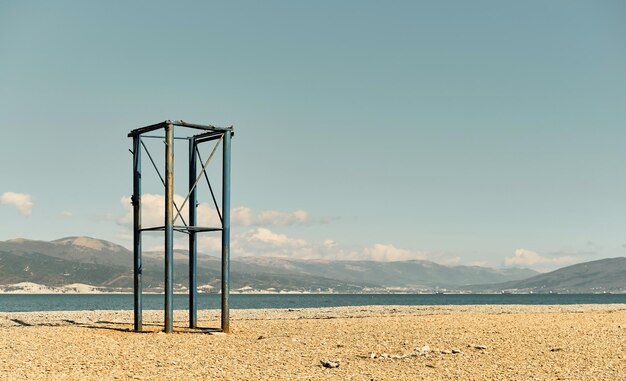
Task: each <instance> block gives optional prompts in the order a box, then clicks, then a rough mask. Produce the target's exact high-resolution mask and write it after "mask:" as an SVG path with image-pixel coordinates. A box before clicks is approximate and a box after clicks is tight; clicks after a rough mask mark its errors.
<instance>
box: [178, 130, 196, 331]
mask: <svg viewBox="0 0 626 381" xmlns="http://www.w3.org/2000/svg"><path fill="white" fill-rule="evenodd" d="M196 172H197V170H196V142H195V139H193V138H192V139H189V192H190V193H189V227H195V226H196V224H197V211H198V209H197V205H196V204H197V188H196V186H195V183H194V179H195V178H196V175H197V174H196ZM181 217H182V216H181ZM197 275H198V241H197V235H196V231H195V230H189V328H196V327H197V326H198V304H197V301H198V277H197Z"/></svg>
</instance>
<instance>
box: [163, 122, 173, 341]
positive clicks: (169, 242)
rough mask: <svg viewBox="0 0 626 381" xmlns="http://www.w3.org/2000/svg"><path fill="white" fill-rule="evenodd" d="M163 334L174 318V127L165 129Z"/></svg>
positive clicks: (170, 330) (169, 328)
mask: <svg viewBox="0 0 626 381" xmlns="http://www.w3.org/2000/svg"><path fill="white" fill-rule="evenodd" d="M165 137H166V139H165V333H170V332H172V330H173V326H174V325H173V320H174V319H173V318H174V308H173V300H174V139H173V137H174V126H172V125H171V124H167V125H166V127H165Z"/></svg>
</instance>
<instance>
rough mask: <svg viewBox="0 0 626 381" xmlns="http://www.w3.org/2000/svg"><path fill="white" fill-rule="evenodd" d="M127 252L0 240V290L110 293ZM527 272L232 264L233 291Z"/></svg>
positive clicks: (209, 267) (178, 280) (421, 285)
mask: <svg viewBox="0 0 626 381" xmlns="http://www.w3.org/2000/svg"><path fill="white" fill-rule="evenodd" d="M132 257H133V256H132V252H130V251H129V250H127V249H126V248H124V247H123V246H120V245H116V244H114V243H111V242H108V241H104V240H100V239H95V238H89V237H67V238H62V239H59V240H55V241H51V242H46V241H33V240H26V239H14V240H8V241H3V242H2V241H0V285H8V284H15V283H21V282H31V283H39V284H42V285H46V286H50V287H60V286H65V285H68V284H74V283H84V284H90V285H94V286H99V287H104V288H107V289H110V290H123V291H129V290H131V288H132V277H133V273H132ZM174 258H175V260H174V280H175V289H177V290H179V291H183V290H185V289H186V287H187V283H188V254H187V252H186V251H185V250H175V252H174ZM537 274H538V273H537V272H535V271H532V270H528V269H500V270H497V269H491V268H485V267H478V266H443V265H439V264H436V263H434V262H429V261H417V260H415V261H400V262H375V261H330V260H296V259H288V258H267V257H244V258H238V259H236V260H233V261H231V282H232V283H231V284H232V286H231V287H232V289H233V290H236V289H247V290H250V289H254V290H270V291H281V290H285V291H328V290H332V291H334V292H363V291H365V292H368V291H369V292H376V291H383V292H384V291H389V290H396V291H417V290H434V289H459V288H461V287H463V286H467V285H470V284H476V283H502V282H507V281H513V280H520V279H524V278H529V277H532V276H535V275H537ZM198 277H199V283H200V285H202V286H203V289H205V290H214V291H216V290H217V289H218V288H219V284H220V260H219V259H218V258H215V257H212V256H209V255H204V254H203V255H199V258H198ZM143 280H144V289H145V290H146V291H160V290H162V288H163V252H158V251H145V252H144V253H143Z"/></svg>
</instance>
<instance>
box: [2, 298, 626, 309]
mask: <svg viewBox="0 0 626 381" xmlns="http://www.w3.org/2000/svg"><path fill="white" fill-rule="evenodd" d="M198 297H199V308H200V309H219V308H220V296H219V295H216V294H201V295H199V296H198ZM187 300H188V296H187V295H174V308H175V309H187V308H188V303H187ZM614 303H626V294H529V295H515V294H497V295H478V294H473V295H447V294H435V295H416V294H304V295H291V294H280V295H251V294H243V295H242V294H235V295H231V296H230V304H231V308H240V309H250V308H310V307H339V306H366V305H409V306H418V305H469V304H531V305H532V304H537V305H545V304H614ZM143 308H144V310H161V309H163V295H144V296H143ZM132 309H133V296H132V294H115V295H106V294H100V295H63V294H61V295H19V294H0V311H1V312H18V311H19V312H28V311H81V310H132Z"/></svg>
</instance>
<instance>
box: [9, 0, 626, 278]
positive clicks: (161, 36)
mask: <svg viewBox="0 0 626 381" xmlns="http://www.w3.org/2000/svg"><path fill="white" fill-rule="evenodd" d="M624 41H626V3H624V2H623V1H601V2H594V1H524V2H513V1H472V2H467V1H441V2H434V1H433V2H418V1H395V2H381V1H371V2H369V1H341V2H336V1H311V2H301V1H299V2H294V1H263V2H258V1H250V2H227V3H225V2H208V1H197V2H194V1H181V2H175V3H174V2H155V1H149V2H148V1H134V2H122V1H113V2H95V1H56V2H49V1H39V2H37V1H29V2H24V1H4V2H2V3H1V4H0V57H1V61H0V62H1V70H0V115H1V116H2V127H0V131H2V136H1V137H0V162H1V163H2V165H1V167H0V168H2V169H1V171H0V174H1V177H0V179H1V180H0V194H1V195H3V197H2V204H0V226H1V229H0V239H2V240H4V239H11V238H16V237H26V238H33V239H44V240H49V239H56V238H60V237H63V236H70V235H89V236H94V237H100V238H104V239H108V240H112V241H115V242H118V243H121V244H124V245H127V246H128V245H129V244H130V241H129V240H128V234H127V233H128V226H127V223H126V222H125V221H127V220H125V219H124V215H125V214H126V213H127V209H125V208H124V206H123V203H122V202H121V201H120V200H121V198H122V197H124V196H128V195H129V194H130V193H131V189H132V182H131V180H132V179H131V157H130V154H129V153H128V148H130V140H129V139H128V138H127V137H126V134H127V132H128V131H129V130H131V129H134V128H137V127H141V126H143V125H147V124H151V123H155V122H158V121H162V120H165V119H184V120H188V121H193V122H198V123H211V124H216V125H231V124H232V125H234V126H235V128H236V136H235V138H234V140H233V149H234V158H233V207H237V208H240V209H239V210H240V211H242V210H243V211H247V212H248V213H249V214H250V215H251V216H252V217H251V218H252V219H251V220H247V222H245V221H244V222H240V223H238V224H237V226H235V228H234V232H233V234H234V240H236V242H237V243H236V248H237V250H236V254H237V255H288V256H294V257H302V258H305V257H306V258H315V257H320V258H352V259H358V258H374V259H383V260H389V259H405V258H425V259H431V260H435V261H438V262H441V263H460V264H471V263H483V264H488V265H492V266H502V265H520V266H522V265H523V266H530V267H533V268H537V269H541V270H545V269H550V268H555V267H558V266H561V265H564V264H569V263H574V262H579V261H584V260H590V259H596V258H603V257H611V256H623V255H624V254H625V253H626V248H625V247H624V244H626V237H625V236H624V232H625V231H626V206H625V202H624V200H625V195H626V177H625V176H624V173H625V171H624V168H625V163H626V160H624V158H625V153H626V147H625V146H626V71H625V70H624V68H626V44H625V43H624ZM205 156H206V155H205ZM148 165H149V164H148V163H146V164H144V166H145V168H146V170H148V169H149V167H148ZM181 173H183V172H182V171H181ZM147 176H148V175H147ZM155 191H156V188H155ZM176 192H177V193H178V194H183V195H184V189H180V190H179V189H177V190H176ZM28 196H30V202H32V207H31V206H28V205H25V203H26V204H27V203H28V200H27V199H24V197H28ZM20 197H22V198H20ZM18 205H21V208H22V210H21V211H20V210H19V208H18ZM243 208H249V210H248V209H243ZM296 211H300V212H296ZM29 212H30V213H29ZM294 212H296V213H294ZM302 212H304V213H305V216H304V217H302ZM294 216H295V217H294ZM297 216H299V217H297ZM151 242H153V244H154V245H158V244H159V242H160V241H159V240H158V239H157V238H154V239H153V241H151ZM207 245H208V246H207V251H208V250H209V249H208V247H209V246H210V245H209V244H208V243H207Z"/></svg>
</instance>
